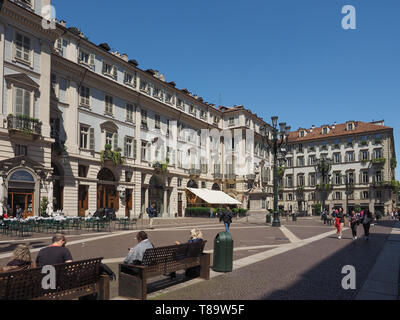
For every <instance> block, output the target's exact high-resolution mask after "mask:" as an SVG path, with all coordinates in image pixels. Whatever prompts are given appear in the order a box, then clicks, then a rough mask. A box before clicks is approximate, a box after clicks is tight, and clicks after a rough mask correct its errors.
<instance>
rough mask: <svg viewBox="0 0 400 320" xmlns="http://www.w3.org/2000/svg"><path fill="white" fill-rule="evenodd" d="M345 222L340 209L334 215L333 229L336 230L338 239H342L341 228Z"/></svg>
mask: <svg viewBox="0 0 400 320" xmlns="http://www.w3.org/2000/svg"><path fill="white" fill-rule="evenodd" d="M345 222H346V218H345V216H344V213H343V209H342V208H340V209H339V211H337V213H336V223H335V227H336V230H337V232H336V233H337V235H338V239H342V233H343V228H344V225H345Z"/></svg>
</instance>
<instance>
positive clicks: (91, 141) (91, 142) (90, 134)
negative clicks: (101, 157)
mask: <svg viewBox="0 0 400 320" xmlns="http://www.w3.org/2000/svg"><path fill="white" fill-rule="evenodd" d="M89 140H90V150H94V148H95V143H94V128H90V129H89Z"/></svg>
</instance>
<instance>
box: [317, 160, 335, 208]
mask: <svg viewBox="0 0 400 320" xmlns="http://www.w3.org/2000/svg"><path fill="white" fill-rule="evenodd" d="M331 164H332V160H331V159H327V158H324V157H323V158H322V159H317V160H316V165H315V170H316V172H317V173H320V174H321V176H322V184H321V189H322V209H321V211H322V212H323V211H325V200H326V199H325V181H326V182H328V181H329V178H330V176H331V175H330V174H329V171H330V168H331ZM326 177H327V178H328V179H325V178H326Z"/></svg>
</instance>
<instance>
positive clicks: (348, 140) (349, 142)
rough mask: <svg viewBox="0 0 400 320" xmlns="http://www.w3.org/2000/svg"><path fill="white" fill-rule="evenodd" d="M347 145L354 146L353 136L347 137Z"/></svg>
mask: <svg viewBox="0 0 400 320" xmlns="http://www.w3.org/2000/svg"><path fill="white" fill-rule="evenodd" d="M347 147H350V148H351V147H353V138H348V139H347Z"/></svg>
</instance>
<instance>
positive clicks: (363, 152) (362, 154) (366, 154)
mask: <svg viewBox="0 0 400 320" xmlns="http://www.w3.org/2000/svg"><path fill="white" fill-rule="evenodd" d="M368 159H369V152H368V150H361V152H360V160H361V161H362V160H368Z"/></svg>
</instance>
